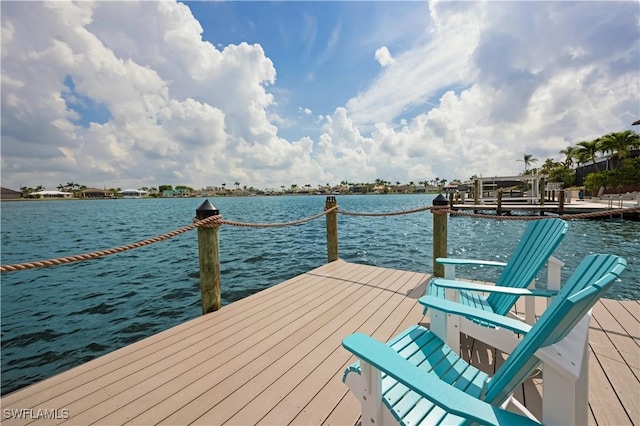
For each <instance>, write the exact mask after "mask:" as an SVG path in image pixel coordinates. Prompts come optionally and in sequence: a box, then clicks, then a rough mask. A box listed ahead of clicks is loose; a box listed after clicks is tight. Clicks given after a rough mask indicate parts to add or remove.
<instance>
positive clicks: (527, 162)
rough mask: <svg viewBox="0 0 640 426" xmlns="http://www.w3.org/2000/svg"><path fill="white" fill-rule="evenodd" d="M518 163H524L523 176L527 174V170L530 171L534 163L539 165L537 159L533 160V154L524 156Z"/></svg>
mask: <svg viewBox="0 0 640 426" xmlns="http://www.w3.org/2000/svg"><path fill="white" fill-rule="evenodd" d="M516 161H522V162H523V163H524V173H523V174H525V175H526V174H527V170H528V169H529V166H531V164H533V163H537V162H538V159H537V158H533V154H524V155H523V156H522V160H516Z"/></svg>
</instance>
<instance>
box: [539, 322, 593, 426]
mask: <svg viewBox="0 0 640 426" xmlns="http://www.w3.org/2000/svg"><path fill="white" fill-rule="evenodd" d="M590 319H591V315H590V313H589V314H587V315H585V317H584V318H583V319H582V320H581V321H580V323H578V325H577V326H576V327H575V328H574V329H573V331H572V332H571V333H569V335H568V336H567V337H565V339H564V340H563V341H560V342H558V343H556V344H555V345H551V346H549V347H546V348H543V349H540V350H538V352H537V353H536V354H537V356H538V357H539V358H540V359H541V360H542V361H543V362H544V366H543V370H542V392H543V394H542V422H543V423H544V424H546V425H568V424H573V425H586V424H588V422H589V320H590ZM554 358H555V360H554ZM567 363H568V364H569V365H567ZM563 364H564V365H563Z"/></svg>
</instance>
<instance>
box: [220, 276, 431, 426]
mask: <svg viewBox="0 0 640 426" xmlns="http://www.w3.org/2000/svg"><path fill="white" fill-rule="evenodd" d="M421 281H423V277H422V276H421V275H418V274H412V273H404V274H403V276H402V277H400V279H399V280H398V282H399V283H401V284H402V287H401V288H398V289H397V292H395V293H392V294H390V295H383V294H380V296H381V297H379V298H380V299H383V300H382V304H381V305H380V306H379V307H376V306H368V307H367V308H366V311H365V312H362V313H363V314H365V315H362V316H360V317H359V318H358V322H359V323H360V324H359V326H358V328H357V329H358V331H360V332H363V333H367V334H370V335H373V336H376V337H377V336H379V335H386V334H388V333H385V330H384V327H383V326H384V325H388V324H399V323H400V322H401V320H402V317H404V316H406V315H397V316H394V315H393V313H394V312H395V308H396V307H397V306H398V305H400V304H401V302H402V301H403V300H405V301H406V300H407V297H406V290H407V289H408V290H412V289H414V288H415V287H416V286H418V285H419V284H420V282H421ZM381 293H382V292H381ZM385 297H386V299H385ZM414 304H417V301H415V300H414ZM405 311H406V310H405ZM353 332H354V328H353V327H346V328H344V327H343V328H342V329H341V330H337V331H336V333H334V334H333V335H332V339H333V341H332V342H331V343H329V342H327V344H328V346H329V347H333V348H334V349H333V351H332V352H331V354H330V355H329V356H327V357H326V358H325V359H324V360H323V361H322V362H321V363H320V364H319V365H317V366H313V365H311V366H309V367H305V370H306V371H308V372H309V373H308V374H307V375H306V377H305V376H304V371H303V372H296V371H295V370H293V369H292V370H291V371H290V372H287V374H290V375H291V376H292V377H291V379H292V381H293V383H292V384H293V386H292V387H291V392H290V393H289V394H288V398H283V399H281V400H280V401H277V403H273V404H268V405H267V407H268V413H267V414H266V415H265V416H264V417H262V418H259V419H257V421H259V422H260V423H264V424H289V423H291V422H292V421H293V420H294V418H296V417H297V415H298V414H299V412H298V413H296V412H295V411H296V410H292V409H291V408H292V407H297V408H298V410H299V411H302V408H303V407H307V405H308V404H309V402H310V401H311V400H312V399H313V398H314V397H315V394H311V393H309V392H305V389H323V387H324V386H326V385H327V384H328V383H327V382H331V383H332V382H335V381H336V380H335V377H336V376H340V375H341V373H342V372H343V371H344V367H345V364H347V362H348V361H349V360H350V359H351V356H350V354H349V353H348V352H347V351H346V350H344V349H343V348H342V345H341V343H342V340H343V339H344V338H345V337H346V336H347V335H349V334H351V333H353ZM389 337H391V336H389ZM301 377H304V379H303V380H300V378H301ZM327 378H334V379H330V380H327ZM341 390H343V389H337V395H336V396H337V397H340V391H341ZM339 399H341V398H336V397H333V398H331V397H327V398H322V399H321V401H322V402H323V404H322V405H321V406H320V407H315V409H316V413H318V414H319V415H322V414H323V415H324V416H325V417H326V416H327V413H330V412H331V410H333V408H334V407H335V406H336V404H337V403H338V402H339ZM310 408H311V407H308V410H309V409H310ZM249 411H253V410H249ZM244 419H245V418H243V417H240V416H235V417H233V418H232V419H231V420H230V423H239V424H247V422H246V421H244ZM298 421H300V420H298ZM248 423H249V424H251V423H253V422H251V421H250V422H248Z"/></svg>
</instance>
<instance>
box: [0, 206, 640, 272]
mask: <svg viewBox="0 0 640 426" xmlns="http://www.w3.org/2000/svg"><path fill="white" fill-rule="evenodd" d="M334 211H335V212H337V213H339V214H343V215H346V216H367V217H385V216H399V215H405V214H412V213H419V212H424V211H430V212H431V213H432V214H451V215H456V216H466V217H475V218H481V219H494V220H539V219H543V218H544V216H524V215H513V216H504V215H500V216H498V215H495V214H494V215H489V214H479V213H471V212H465V211H458V210H453V209H451V208H449V207H448V206H423V207H417V208H414V209H407V210H401V211H396V212H369V213H365V212H350V211H344V210H340V209H339V208H338V206H337V205H336V206H334V207H332V208H329V209H327V210H324V211H323V212H321V213H318V214H316V215H313V216H309V217H306V218H303V219H298V220H294V221H289V222H280V223H250V222H239V221H231V220H226V219H223V218H222V216H220V215H215V216H211V217H208V218H206V219H202V220H197V219H194V223H192V224H190V225H186V226H183V227H181V228H178V229H176V230H174V231H171V232H167V233H165V234H161V235H158V236H156V237H152V238H148V239H146V240H142V241H137V242H135V243H132V244H128V245H124V246H120V247H115V248H111V249H106V250H99V251H94V252H90V253H83V254H78V255H73V256H66V257H59V258H55V259H47V260H39V261H34V262H26V263H18V264H7V265H1V266H0V273H4V272H14V271H22V270H26V269H36V268H45V267H49V266H57V265H63V264H68V263H73V262H82V261H86V260H91V259H98V258H101V257H105V256H109V255H112V254H117V253H122V252H124V251H128V250H133V249H136V248H139V247H144V246H147V245H150V244H153V243H157V242H160V241H164V240H167V239H169V238H173V237H175V236H177V235H180V234H183V233H185V232H188V231H191V230H193V229H196V228H199V227H203V228H219V227H221V226H222V225H229V226H236V227H247V228H278V227H286V226H296V225H300V224H303V223H307V222H311V221H313V220H316V219H319V218H321V217H322V216H325V215H327V214H329V213H332V212H334ZM637 212H640V207H627V208H621V209H615V210H606V211H601V212H589V213H577V214H565V215H562V218H563V219H565V220H572V219H591V218H596V217H606V216H616V215H621V214H625V213H637Z"/></svg>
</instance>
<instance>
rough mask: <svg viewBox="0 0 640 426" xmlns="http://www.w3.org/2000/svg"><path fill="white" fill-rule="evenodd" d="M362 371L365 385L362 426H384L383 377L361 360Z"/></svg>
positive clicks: (362, 403) (362, 401)
mask: <svg viewBox="0 0 640 426" xmlns="http://www.w3.org/2000/svg"><path fill="white" fill-rule="evenodd" d="M360 369H361V371H362V377H363V379H364V383H365V389H364V394H363V395H362V400H361V405H362V419H361V423H362V426H365V425H370V426H373V425H380V426H382V424H383V420H382V375H381V373H380V370H378V369H377V368H375V367H373V366H371V364H367V363H366V362H364V361H362V360H360Z"/></svg>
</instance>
